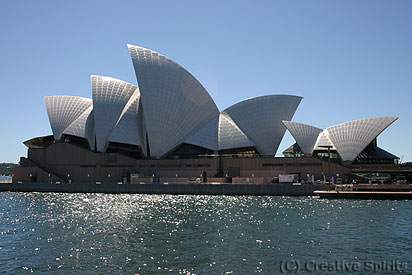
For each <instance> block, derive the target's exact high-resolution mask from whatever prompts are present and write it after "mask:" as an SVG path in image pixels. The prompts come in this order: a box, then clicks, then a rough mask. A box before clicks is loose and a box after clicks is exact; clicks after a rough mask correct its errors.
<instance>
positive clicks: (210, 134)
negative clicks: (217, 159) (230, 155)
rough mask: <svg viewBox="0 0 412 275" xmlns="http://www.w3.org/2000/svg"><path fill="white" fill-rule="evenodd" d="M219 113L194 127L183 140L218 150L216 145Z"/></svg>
mask: <svg viewBox="0 0 412 275" xmlns="http://www.w3.org/2000/svg"><path fill="white" fill-rule="evenodd" d="M218 124H219V115H218V116H216V117H214V118H213V119H211V120H209V121H207V122H206V123H204V124H203V125H201V126H200V127H199V128H195V129H194V130H193V131H192V132H191V133H190V134H189V135H188V136H187V137H186V138H184V139H183V140H184V141H183V142H185V143H189V144H193V145H197V146H200V147H203V148H207V149H210V150H213V151H217V150H219V146H218V138H217V136H218V134H217V133H218Z"/></svg>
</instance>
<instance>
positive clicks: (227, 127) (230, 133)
mask: <svg viewBox="0 0 412 275" xmlns="http://www.w3.org/2000/svg"><path fill="white" fill-rule="evenodd" d="M218 141H219V150H225V149H232V148H241V147H250V146H255V144H254V143H253V142H252V141H251V140H250V139H249V138H248V137H247V136H246V135H245V133H243V131H242V130H241V129H240V128H239V127H238V126H237V125H236V123H235V122H234V121H233V120H232V118H231V117H230V116H229V115H228V114H227V113H226V112H222V113H221V114H220V116H219V133H218Z"/></svg>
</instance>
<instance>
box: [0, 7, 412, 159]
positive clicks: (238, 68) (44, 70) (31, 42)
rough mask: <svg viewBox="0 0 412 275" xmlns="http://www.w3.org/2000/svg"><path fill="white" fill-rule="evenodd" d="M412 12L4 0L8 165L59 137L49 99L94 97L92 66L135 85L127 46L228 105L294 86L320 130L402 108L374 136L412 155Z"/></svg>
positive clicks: (299, 116) (300, 115)
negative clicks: (158, 56) (31, 142)
mask: <svg viewBox="0 0 412 275" xmlns="http://www.w3.org/2000/svg"><path fill="white" fill-rule="evenodd" d="M411 14H412V1H408V0H404V1H402V0H397V1H392V0H388V1H377V0H371V1H367V0H363V1H359V0H352V1H351V0H345V1H331V0H325V1H291V0H285V1H274V0H271V1H251V0H250V1H239V0H236V1H211V0H208V1H179V0H174V1H121V0H120V1H119V0H116V1H102V0H99V1H85V0H82V1H80V0H79V1H59V0H53V1H28V0H27V1H19V0H2V1H0V34H1V38H0V42H1V43H0V83H1V86H0V95H1V108H0V115H1V121H2V127H1V135H0V162H5V161H12V162H17V161H18V160H19V157H20V156H25V155H26V153H27V152H26V151H27V150H26V147H25V146H24V145H23V144H22V142H23V141H25V140H27V139H30V138H33V137H36V136H42V135H48V134H51V133H52V132H51V129H50V125H49V121H48V117H47V113H46V109H45V106H44V102H43V96H46V95H78V96H84V97H89V98H90V97H91V88H90V75H91V74H98V75H104V76H112V77H115V78H119V79H121V80H125V81H128V82H131V83H133V84H137V81H136V77H135V74H134V70H133V66H132V62H131V59H130V57H129V53H128V51H127V47H126V44H127V43H130V44H134V45H139V46H143V47H145V48H150V49H152V50H154V51H157V52H160V53H162V54H164V55H166V56H168V57H169V58H171V59H172V60H174V61H175V62H177V63H179V64H180V65H182V66H183V67H185V68H186V69H187V70H188V71H189V72H191V73H192V74H193V75H194V76H195V77H196V78H197V79H198V80H199V81H200V82H201V83H202V84H203V85H204V86H205V88H206V89H207V90H208V92H209V93H210V94H211V96H212V97H213V99H214V100H215V102H216V104H217V106H218V107H219V108H220V110H223V109H224V108H226V107H229V106H230V105H232V104H234V103H237V102H239V101H241V100H244V99H246V98H250V97H254V96H259V95H266V94H293V95H299V96H303V97H304V98H303V100H302V102H301V105H300V106H299V108H298V110H297V112H296V114H295V116H294V118H293V120H294V121H296V122H302V123H306V124H311V125H314V126H317V127H319V128H326V127H328V126H332V125H334V124H337V123H341V122H345V121H349V120H353V119H359V118H365V117H373V116H399V120H398V121H396V122H395V123H394V124H393V125H392V126H390V127H389V128H388V129H387V130H386V131H384V132H383V133H382V134H381V135H380V136H379V138H378V144H379V146H381V147H383V148H384V149H386V150H388V151H390V152H392V153H394V154H395V155H398V156H399V157H403V161H412V146H411V144H412V127H411V126H412V16H411ZM293 142H294V140H293V138H292V137H291V135H290V134H289V133H286V135H285V137H284V139H283V141H282V143H281V145H280V147H279V149H278V152H277V154H280V153H281V152H282V151H283V150H284V149H285V148H286V147H288V146H289V145H291V144H292V143H293Z"/></svg>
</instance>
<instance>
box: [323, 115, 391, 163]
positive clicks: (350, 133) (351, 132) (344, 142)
mask: <svg viewBox="0 0 412 275" xmlns="http://www.w3.org/2000/svg"><path fill="white" fill-rule="evenodd" d="M397 119H398V118H397V117H372V118H365V119H359V120H353V121H349V122H345V123H341V124H338V125H335V126H332V127H329V128H327V130H328V136H329V138H330V140H331V141H332V143H333V144H334V145H335V147H336V150H337V151H338V153H339V155H340V157H341V159H342V160H343V161H353V160H354V159H355V158H356V157H357V156H358V155H359V154H360V153H361V152H362V151H363V150H364V149H365V148H366V146H368V144H369V143H371V142H372V141H373V139H374V138H376V137H377V136H378V135H379V134H380V133H381V132H382V131H383V130H385V129H386V128H387V127H388V126H389V125H391V124H392V123H393V122H394V121H395V120H397Z"/></svg>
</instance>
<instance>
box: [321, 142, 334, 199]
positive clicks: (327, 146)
mask: <svg viewBox="0 0 412 275" xmlns="http://www.w3.org/2000/svg"><path fill="white" fill-rule="evenodd" d="M319 147H322V148H328V174H329V189H328V191H329V192H330V186H331V183H330V148H332V147H333V146H332V145H319Z"/></svg>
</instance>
